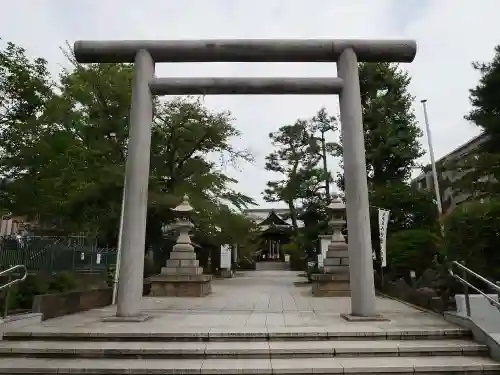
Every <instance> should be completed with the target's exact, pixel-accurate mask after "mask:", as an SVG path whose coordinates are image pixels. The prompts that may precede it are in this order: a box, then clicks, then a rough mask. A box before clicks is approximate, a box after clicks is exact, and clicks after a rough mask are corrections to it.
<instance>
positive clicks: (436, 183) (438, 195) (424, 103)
mask: <svg viewBox="0 0 500 375" xmlns="http://www.w3.org/2000/svg"><path fill="white" fill-rule="evenodd" d="M420 102H421V103H422V107H423V108H424V119H425V129H426V133H427V143H428V144H429V155H430V157H431V168H432V177H433V179H434V191H435V193H436V201H437V202H436V204H437V208H438V212H439V215H440V216H441V215H442V214H443V206H442V205H441V192H440V191H439V180H438V175H437V171H436V161H435V159H434V148H433V147H432V136H431V128H430V126H429V116H428V115H427V99H422V100H421V101H420Z"/></svg>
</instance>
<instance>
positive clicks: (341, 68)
mask: <svg viewBox="0 0 500 375" xmlns="http://www.w3.org/2000/svg"><path fill="white" fill-rule="evenodd" d="M337 71H338V76H339V78H342V79H343V81H344V87H343V88H342V91H341V93H340V94H339V104H340V120H341V134H342V146H343V150H344V178H345V185H346V189H345V196H346V209H347V210H346V211H347V231H348V234H349V240H348V241H349V271H350V273H349V281H350V288H351V313H350V314H348V315H345V316H344V317H345V318H346V319H347V320H373V319H378V318H379V317H378V315H377V313H376V307H375V304H376V300H375V285H374V278H373V263H372V244H371V237H370V217H369V203H368V183H367V179H366V159H365V158H366V155H365V144H364V131H363V115H362V108H361V95H360V94H361V93H360V88H359V70H358V59H357V56H356V53H355V52H354V51H353V50H352V49H351V48H346V49H345V50H344V51H343V52H342V54H341V55H340V58H339V60H338V62H337Z"/></svg>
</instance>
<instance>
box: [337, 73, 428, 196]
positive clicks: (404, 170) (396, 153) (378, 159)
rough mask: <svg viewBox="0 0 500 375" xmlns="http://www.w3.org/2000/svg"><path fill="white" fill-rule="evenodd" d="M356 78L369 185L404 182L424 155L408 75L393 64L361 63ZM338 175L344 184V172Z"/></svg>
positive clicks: (373, 186) (374, 186) (340, 181)
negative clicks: (357, 77)
mask: <svg viewBox="0 0 500 375" xmlns="http://www.w3.org/2000/svg"><path fill="white" fill-rule="evenodd" d="M359 77H360V90H361V105H362V111H363V128H364V138H365V149H366V168H367V176H368V184H369V188H376V187H377V186H383V185H385V184H386V183H387V182H388V181H391V182H394V181H399V182H403V181H407V180H408V179H409V177H410V175H411V170H412V168H413V167H415V166H416V165H417V163H416V161H417V159H418V158H419V157H420V156H422V155H423V151H422V148H421V145H420V143H419V141H418V138H419V137H420V136H421V135H422V132H421V130H420V128H419V127H418V124H417V121H416V118H415V114H414V113H413V110H412V108H411V106H412V102H413V100H414V98H413V97H412V96H411V94H410V93H409V92H408V87H409V85H410V81H411V78H410V76H409V75H408V73H407V72H405V71H403V70H402V69H400V68H399V66H398V65H397V64H392V63H363V64H360V65H359ZM338 177H339V185H340V186H342V187H343V186H344V183H343V175H342V174H339V176H338Z"/></svg>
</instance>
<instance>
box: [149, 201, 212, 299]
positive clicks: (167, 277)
mask: <svg viewBox="0 0 500 375" xmlns="http://www.w3.org/2000/svg"><path fill="white" fill-rule="evenodd" d="M173 211H175V212H176V213H177V214H178V216H179V218H178V220H177V224H176V228H177V230H178V232H179V236H178V237H177V243H176V244H175V245H174V247H173V248H172V252H171V253H170V259H168V260H167V264H166V267H163V268H162V269H161V273H160V274H159V275H157V276H153V277H151V295H152V296H157V297H162V296H169V297H204V296H206V295H208V294H210V293H211V291H212V287H211V280H212V277H211V276H210V275H204V274H203V268H202V267H200V265H199V261H198V260H197V259H196V252H195V250H194V247H193V245H192V243H191V237H190V235H189V232H190V231H191V229H192V228H193V227H194V225H193V223H191V221H190V216H191V212H192V211H193V207H191V205H190V204H189V198H188V196H187V195H185V196H184V198H183V201H182V203H181V204H180V205H179V206H177V207H176V208H174V209H173Z"/></svg>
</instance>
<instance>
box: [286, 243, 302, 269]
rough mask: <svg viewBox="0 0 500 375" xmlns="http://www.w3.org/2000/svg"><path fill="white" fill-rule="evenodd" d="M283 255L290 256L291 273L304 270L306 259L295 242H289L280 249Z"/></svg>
mask: <svg viewBox="0 0 500 375" xmlns="http://www.w3.org/2000/svg"><path fill="white" fill-rule="evenodd" d="M281 249H282V250H283V253H284V254H288V255H290V269H291V270H292V271H304V270H306V267H307V263H306V257H305V255H304V254H303V253H302V251H301V250H300V247H299V245H298V244H297V243H295V242H290V243H287V244H285V245H283V246H282V247H281Z"/></svg>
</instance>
